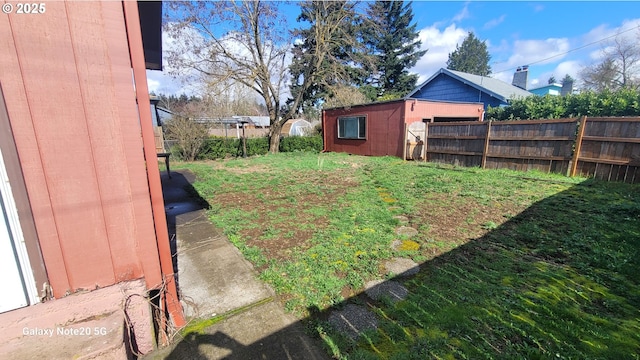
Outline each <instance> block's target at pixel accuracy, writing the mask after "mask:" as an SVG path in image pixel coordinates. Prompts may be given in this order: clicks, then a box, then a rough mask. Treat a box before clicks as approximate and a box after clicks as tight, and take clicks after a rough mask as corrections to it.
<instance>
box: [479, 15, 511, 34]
mask: <svg viewBox="0 0 640 360" xmlns="http://www.w3.org/2000/svg"><path fill="white" fill-rule="evenodd" d="M506 18H507V15H504V14H503V15H502V16H500V17H499V18H495V19H491V20H489V21H487V22H486V23H485V24H484V26H483V28H484V29H485V30H488V29H492V28H494V27H496V26H498V25H500V24H501V23H502V22H503V21H504V19H506Z"/></svg>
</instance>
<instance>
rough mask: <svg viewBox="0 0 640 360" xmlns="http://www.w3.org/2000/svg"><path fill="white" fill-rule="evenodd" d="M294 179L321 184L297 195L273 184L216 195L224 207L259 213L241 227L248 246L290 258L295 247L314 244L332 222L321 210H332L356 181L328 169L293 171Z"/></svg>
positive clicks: (300, 247) (309, 184) (306, 247)
mask: <svg viewBox="0 0 640 360" xmlns="http://www.w3.org/2000/svg"><path fill="white" fill-rule="evenodd" d="M245 170H248V169H245ZM291 181H296V182H300V183H304V184H307V185H308V186H309V187H313V186H314V185H318V187H316V188H315V189H314V190H313V191H300V192H299V193H297V194H294V195H292V194H288V193H286V192H285V190H283V189H279V188H269V189H263V190H261V191H260V192H257V191H256V192H247V193H222V194H217V195H216V197H215V201H216V203H218V204H220V205H221V206H222V208H223V209H224V208H236V209H238V208H239V209H241V210H242V211H245V212H248V213H255V217H253V218H251V219H250V220H249V221H251V222H252V226H251V227H249V228H245V229H243V230H241V231H240V235H241V236H242V237H243V238H244V239H246V243H247V245H248V246H255V247H258V248H260V249H261V250H262V252H263V254H264V255H265V256H267V257H268V258H269V259H276V260H286V259H289V258H290V257H291V255H292V254H293V252H294V251H304V250H306V249H308V248H309V247H311V242H310V240H311V238H312V237H313V235H314V234H315V233H316V232H317V231H319V230H322V229H324V228H326V227H327V225H328V224H329V220H328V218H327V217H326V216H325V215H322V211H317V210H318V209H325V211H326V212H327V213H328V212H329V211H331V209H332V208H334V207H335V205H336V203H337V200H338V198H340V197H341V196H343V195H344V194H345V193H346V192H347V191H349V189H351V188H353V187H354V186H355V185H356V182H355V179H353V178H350V179H346V178H344V177H341V176H340V174H330V173H324V172H317V173H316V172H310V173H304V175H301V174H299V173H298V174H295V175H294V174H292V178H291ZM278 214H282V216H279V215H278Z"/></svg>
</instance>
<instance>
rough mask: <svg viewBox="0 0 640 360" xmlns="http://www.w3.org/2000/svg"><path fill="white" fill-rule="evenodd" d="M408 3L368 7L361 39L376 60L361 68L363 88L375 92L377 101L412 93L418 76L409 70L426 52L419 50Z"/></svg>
mask: <svg viewBox="0 0 640 360" xmlns="http://www.w3.org/2000/svg"><path fill="white" fill-rule="evenodd" d="M412 22H413V11H412V9H411V3H410V2H409V3H406V4H405V3H404V1H375V2H373V3H369V7H368V8H367V10H366V20H365V21H363V23H362V37H363V41H364V44H365V46H367V49H368V52H369V53H370V54H372V55H373V56H374V58H375V60H376V61H375V67H371V66H368V64H364V66H362V68H364V69H366V70H367V71H368V72H369V74H368V75H369V76H368V78H367V79H366V80H365V81H364V84H366V85H371V86H373V87H374V88H376V90H377V94H376V95H377V97H381V96H384V98H393V97H400V96H404V95H405V94H406V93H408V92H409V91H411V90H413V88H414V87H415V85H416V81H417V80H418V75H416V74H409V70H408V69H409V68H411V67H413V66H414V65H415V64H416V62H417V61H418V60H419V59H420V58H421V57H422V56H423V55H424V54H425V53H426V52H427V51H426V50H420V45H421V42H420V40H419V39H418V36H419V33H418V32H417V31H416V24H415V23H412Z"/></svg>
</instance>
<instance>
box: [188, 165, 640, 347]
mask: <svg viewBox="0 0 640 360" xmlns="http://www.w3.org/2000/svg"><path fill="white" fill-rule="evenodd" d="M176 168H189V169H190V170H192V171H193V172H195V173H196V175H197V178H198V181H197V182H196V184H194V186H195V188H196V189H197V191H198V192H199V193H200V195H201V196H202V197H203V198H205V199H206V200H207V201H208V202H209V204H210V205H211V210H210V215H211V219H212V220H213V221H214V222H215V224H216V225H217V226H219V227H221V228H222V229H224V231H225V233H226V234H227V236H228V237H229V239H230V240H231V241H232V242H233V243H234V244H235V245H236V246H237V247H238V248H239V249H240V250H241V251H242V252H243V254H244V255H245V257H246V258H247V259H249V260H250V261H251V262H252V263H253V264H254V265H255V267H256V268H257V270H258V271H259V273H260V277H261V278H262V279H263V280H264V281H266V282H268V283H269V284H271V285H272V286H273V287H274V288H275V289H276V291H277V293H278V295H279V297H280V299H281V300H282V301H283V303H284V304H285V306H286V308H287V309H289V310H290V311H292V312H293V313H295V314H297V315H298V316H299V317H300V318H304V319H305V321H306V322H307V324H308V327H309V329H310V331H312V332H314V333H315V334H316V335H317V336H319V337H320V338H322V339H323V341H324V343H325V344H326V345H327V349H328V351H329V352H330V353H331V354H332V355H333V356H334V357H336V358H344V359H428V358H434V359H538V358H539V359H591V358H593V359H639V358H640V357H639V355H638V354H639V353H640V287H639V285H640V276H639V275H638V269H639V268H640V252H639V249H640V186H638V185H627V184H619V183H605V182H598V181H593V180H587V179H577V178H573V179H572V178H566V177H562V176H555V175H547V174H541V173H533V172H529V173H519V172H513V171H502V170H500V171H497V170H486V171H485V170H481V169H475V168H472V169H466V168H452V167H448V166H442V165H437V164H424V163H413V162H403V161H401V160H399V159H396V158H373V157H358V156H348V155H345V154H332V153H330V154H306V153H285V154H278V155H269V156H261V157H254V158H250V159H237V160H225V161H217V162H202V163H193V164H176ZM398 216H403V218H398ZM400 225H407V226H411V227H414V228H415V229H417V230H418V231H419V234H418V235H416V236H413V237H411V238H407V237H403V236H398V235H396V234H395V229H396V228H397V227H398V226H400ZM394 242H395V244H396V245H397V244H400V245H399V246H396V247H395V248H393V247H392V246H391V244H392V243H394ZM392 257H405V258H410V259H412V260H414V261H416V262H418V263H420V264H421V265H420V269H421V270H420V272H419V273H418V274H417V275H415V276H412V277H408V278H397V279H396V281H399V282H401V283H402V284H403V285H404V286H405V287H406V288H407V289H408V290H409V295H408V297H407V298H406V299H405V300H403V301H400V302H396V303H393V302H391V301H386V300H385V299H382V300H381V301H374V300H371V299H369V298H368V297H366V296H365V295H364V294H362V290H363V287H364V284H365V283H366V282H367V281H370V280H376V279H389V278H391V277H392V276H391V275H388V274H385V273H384V271H383V269H382V266H381V264H382V262H383V261H385V260H387V259H390V258H392ZM346 303H356V304H360V305H363V306H366V307H367V308H368V309H369V310H370V311H372V312H373V313H375V314H376V315H377V316H378V319H379V326H378V329H376V330H370V331H368V332H365V333H364V334H363V335H362V336H360V337H359V338H358V339H355V340H353V339H351V338H349V337H346V336H343V335H341V334H340V333H338V332H337V331H335V330H334V329H332V327H331V326H330V325H329V324H328V323H327V322H326V319H327V316H328V314H329V313H330V311H331V310H332V309H340V308H341V307H343V306H344V305H345V304H346ZM312 309H319V311H312Z"/></svg>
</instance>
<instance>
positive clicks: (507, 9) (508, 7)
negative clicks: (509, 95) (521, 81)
mask: <svg viewBox="0 0 640 360" xmlns="http://www.w3.org/2000/svg"><path fill="white" fill-rule="evenodd" d="M281 8H282V11H283V12H284V14H285V16H286V18H287V21H288V24H289V25H290V26H291V27H295V26H300V24H298V23H296V21H295V18H296V17H297V16H298V14H299V11H298V8H297V6H296V5H295V3H290V4H287V5H282V7H281ZM412 8H413V14H414V18H413V19H414V23H415V24H416V30H417V31H418V32H419V36H420V40H421V42H422V45H421V46H422V49H427V50H428V51H427V53H426V54H425V55H424V56H423V57H422V58H421V59H420V60H419V61H418V63H417V64H416V66H415V67H413V68H412V69H410V72H412V73H416V74H418V75H419V80H418V84H419V83H422V82H424V81H425V80H427V79H428V78H429V77H430V76H432V75H433V74H434V73H435V72H436V71H438V69H440V68H444V67H446V62H447V59H448V54H449V53H451V52H453V51H455V49H456V45H457V44H461V43H462V41H463V40H464V38H465V37H466V36H467V34H468V33H469V32H473V33H474V34H475V36H476V37H477V38H479V39H480V40H482V41H485V42H486V44H487V47H488V51H489V54H490V55H491V60H490V62H489V65H490V66H491V69H492V74H491V75H490V76H491V77H494V78H497V79H499V80H502V81H505V82H507V83H511V80H512V78H513V73H514V72H515V70H516V68H517V67H519V66H522V65H529V78H528V80H529V81H528V85H527V87H528V89H532V88H535V87H539V86H544V85H546V84H547V81H548V79H549V78H550V77H551V76H554V77H555V78H556V79H557V80H558V81H560V80H561V79H562V78H563V77H564V76H565V75H566V74H568V75H570V76H572V77H573V78H576V79H577V78H578V77H579V71H580V70H581V69H582V68H583V67H584V66H587V65H590V64H593V63H594V62H597V61H598V60H600V59H601V58H602V52H603V50H604V49H605V47H606V46H607V45H608V44H609V42H610V41H611V40H613V38H614V37H615V36H616V35H617V34H621V35H620V36H628V37H629V38H633V39H635V41H640V1H537V2H528V1H466V2H465V1H437V2H433V1H414V2H413V5H412ZM163 37H164V36H163ZM164 38H165V46H170V41H169V40H168V39H166V37H164ZM147 77H148V84H149V90H150V91H154V92H156V93H165V94H181V93H183V92H186V93H190V90H189V89H188V88H187V87H185V85H184V84H182V83H181V82H180V81H179V80H178V79H174V78H172V77H171V76H170V75H169V74H168V73H167V72H166V71H165V72H159V71H147Z"/></svg>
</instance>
